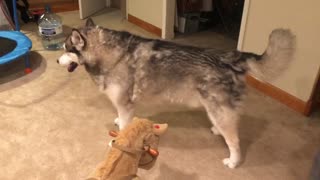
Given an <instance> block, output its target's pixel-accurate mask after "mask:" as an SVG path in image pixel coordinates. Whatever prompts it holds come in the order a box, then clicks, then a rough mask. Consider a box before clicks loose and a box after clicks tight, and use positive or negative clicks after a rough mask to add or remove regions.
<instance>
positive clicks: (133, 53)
mask: <svg viewBox="0 0 320 180" xmlns="http://www.w3.org/2000/svg"><path fill="white" fill-rule="evenodd" d="M294 40H295V37H294V35H292V33H291V32H290V31H289V30H285V29H276V30H274V31H273V32H272V33H271V35H270V37H269V44H268V47H267V49H266V51H265V52H264V53H263V54H262V55H257V54H254V53H247V52H239V51H231V52H230V51H229V52H218V51H215V50H213V49H206V48H199V47H192V46H186V45H179V44H176V43H173V42H166V41H162V40H158V39H157V40H156V39H147V38H143V37H139V36H136V35H133V34H130V33H128V32H122V31H121V32H120V31H114V30H110V29H106V28H102V27H99V26H96V25H94V23H93V21H92V20H91V19H88V20H87V22H86V25H85V27H83V28H80V29H73V30H72V33H71V35H70V36H69V37H68V38H67V39H66V41H65V51H66V52H65V53H64V54H63V55H62V56H61V57H60V58H59V59H58V63H59V64H61V65H66V66H68V70H69V71H70V72H72V71H73V70H74V69H75V68H76V67H77V65H78V64H79V65H84V67H85V69H86V70H87V72H88V73H89V74H90V76H91V77H92V79H93V80H94V81H95V83H96V84H97V85H98V86H99V88H100V90H101V91H102V92H103V93H105V94H106V95H108V97H109V98H110V100H111V101H112V103H113V105H114V106H115V108H116V109H117V112H118V118H117V119H118V125H119V128H120V129H122V128H124V127H125V126H126V125H127V124H128V123H130V121H131V119H132V117H133V115H134V107H135V105H136V104H137V103H138V102H141V101H143V100H146V99H147V98H150V97H151V98H152V99H151V100H146V101H143V103H148V102H150V101H152V100H153V99H154V98H155V97H161V98H162V99H164V100H168V101H169V102H173V103H175V102H176V103H183V104H187V105H192V106H195V105H201V106H203V107H204V108H205V109H206V111H207V114H208V116H209V119H210V120H211V122H212V124H213V127H212V129H211V130H212V131H213V133H214V134H221V135H222V136H223V137H224V139H225V141H226V143H227V145H228V147H229V150H230V157H229V158H226V159H224V160H223V163H224V164H225V165H226V166H228V167H229V168H234V167H236V166H237V165H238V164H239V162H240V160H241V153H240V146H239V138H238V131H237V120H238V119H239V112H240V109H241V105H242V102H243V98H244V97H245V91H246V83H245V76H246V74H247V73H248V72H252V73H254V74H255V75H256V76H258V77H266V76H267V77H269V76H270V74H272V75H277V74H278V73H279V72H281V71H282V70H283V69H285V68H286V67H287V66H288V63H289V61H290V60H291V59H292V55H293V52H294Z"/></svg>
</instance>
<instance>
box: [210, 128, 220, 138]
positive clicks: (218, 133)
mask: <svg viewBox="0 0 320 180" xmlns="http://www.w3.org/2000/svg"><path fill="white" fill-rule="evenodd" d="M211 132H212V133H213V134H214V135H217V136H218V135H221V133H220V131H219V130H218V129H217V128H216V127H214V126H212V128H211Z"/></svg>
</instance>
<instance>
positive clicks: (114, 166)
mask: <svg viewBox="0 0 320 180" xmlns="http://www.w3.org/2000/svg"><path fill="white" fill-rule="evenodd" d="M167 128H168V125H167V124H154V123H153V122H152V121H149V120H147V119H140V118H134V119H133V121H132V122H131V123H130V124H129V125H128V126H127V127H125V128H124V129H122V130H121V131H120V132H116V131H110V132H109V135H111V136H112V137H115V139H114V140H112V141H111V143H110V145H111V149H110V150H109V152H108V154H107V157H106V158H105V160H104V161H103V162H102V163H100V165H99V166H98V167H97V168H96V170H95V172H94V173H93V174H92V175H90V177H91V178H90V179H95V180H132V179H134V178H135V177H137V172H138V168H143V169H150V168H151V167H153V165H154V164H155V162H156V160H157V157H158V155H159V152H158V145H159V137H160V135H162V134H163V133H164V132H165V131H166V130H167Z"/></svg>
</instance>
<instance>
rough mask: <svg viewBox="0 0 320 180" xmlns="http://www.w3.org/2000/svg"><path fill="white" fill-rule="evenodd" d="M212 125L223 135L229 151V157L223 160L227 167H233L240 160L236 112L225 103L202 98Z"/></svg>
mask: <svg viewBox="0 0 320 180" xmlns="http://www.w3.org/2000/svg"><path fill="white" fill-rule="evenodd" d="M202 102H203V105H204V107H205V109H206V111H207V113H208V116H209V119H210V120H211V121H212V123H213V125H214V127H215V128H216V129H217V130H218V132H220V133H221V135H222V136H223V137H224V139H225V141H226V144H227V145H228V148H229V151H230V157H229V158H225V159H224V160H223V164H224V165H226V166H228V167H229V168H235V167H236V166H237V165H238V164H239V163H240V161H241V151H240V145H239V137H238V122H237V121H238V117H239V116H238V113H237V111H236V110H235V109H233V108H232V107H230V106H229V105H227V104H222V105H221V104H218V103H217V102H210V101H208V100H202Z"/></svg>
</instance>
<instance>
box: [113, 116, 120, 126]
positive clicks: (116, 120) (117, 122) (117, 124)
mask: <svg viewBox="0 0 320 180" xmlns="http://www.w3.org/2000/svg"><path fill="white" fill-rule="evenodd" d="M119 121H120V120H119V118H118V117H117V118H116V119H115V120H114V121H113V122H114V125H116V126H119Z"/></svg>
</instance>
